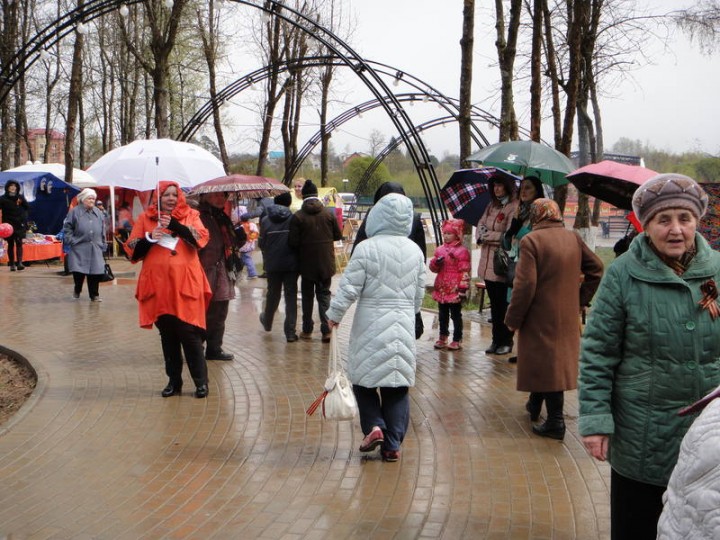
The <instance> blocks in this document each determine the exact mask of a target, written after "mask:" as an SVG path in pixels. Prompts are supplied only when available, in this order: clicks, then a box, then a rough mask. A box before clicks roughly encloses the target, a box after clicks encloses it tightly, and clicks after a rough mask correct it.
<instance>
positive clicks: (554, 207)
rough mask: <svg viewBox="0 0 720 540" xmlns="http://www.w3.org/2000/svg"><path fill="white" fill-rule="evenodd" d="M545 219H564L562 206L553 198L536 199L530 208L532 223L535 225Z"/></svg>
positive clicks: (551, 220)
mask: <svg viewBox="0 0 720 540" xmlns="http://www.w3.org/2000/svg"><path fill="white" fill-rule="evenodd" d="M543 221H550V222H560V223H562V221H563V216H562V213H561V212H560V207H559V206H558V204H557V203H556V202H555V201H553V200H552V199H544V198H540V199H535V200H534V201H533V202H532V207H531V208H530V223H531V224H532V225H533V226H535V225H537V224H538V223H541V222H543Z"/></svg>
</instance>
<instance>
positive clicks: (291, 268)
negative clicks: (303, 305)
mask: <svg viewBox="0 0 720 540" xmlns="http://www.w3.org/2000/svg"><path fill="white" fill-rule="evenodd" d="M291 204H292V197H291V195H290V193H289V192H287V193H282V194H280V195H277V196H276V197H275V199H274V204H273V205H272V206H269V207H268V208H267V211H266V213H265V215H264V216H263V218H262V219H261V220H260V239H259V240H258V245H259V246H260V249H261V250H262V254H263V264H264V269H265V274H266V277H267V294H266V296H265V310H264V311H263V312H262V313H261V314H260V324H262V326H263V328H264V329H265V330H266V331H267V332H269V331H270V330H272V323H273V319H274V317H275V312H276V311H277V308H278V306H279V305H280V294H281V292H282V291H283V289H284V291H285V293H284V294H285V325H284V332H285V338H286V339H287V341H288V342H289V343H292V342H295V341H297V340H298V336H297V333H296V332H297V328H296V326H297V280H298V260H297V253H296V252H295V250H294V249H292V248H291V247H290V246H289V245H288V232H289V230H290V219H291V218H292V216H293V213H292V212H291V211H290V205H291Z"/></svg>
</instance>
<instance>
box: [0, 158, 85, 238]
mask: <svg viewBox="0 0 720 540" xmlns="http://www.w3.org/2000/svg"><path fill="white" fill-rule="evenodd" d="M8 180H15V181H17V183H18V184H20V186H21V188H20V191H21V192H22V194H23V195H24V196H25V198H26V199H27V201H28V203H29V204H30V216H29V218H28V219H29V220H30V221H34V222H35V225H37V232H39V233H41V234H57V233H58V232H59V231H60V230H61V229H62V224H63V220H64V219H65V216H66V215H67V213H68V208H69V207H70V201H71V200H72V198H73V197H74V196H75V195H77V194H78V193H80V188H78V187H76V186H73V185H72V184H68V183H67V182H64V181H62V180H60V179H59V178H58V177H57V176H55V175H54V174H50V173H48V172H7V171H4V172H0V194H3V193H5V184H6V182H7V181H8Z"/></svg>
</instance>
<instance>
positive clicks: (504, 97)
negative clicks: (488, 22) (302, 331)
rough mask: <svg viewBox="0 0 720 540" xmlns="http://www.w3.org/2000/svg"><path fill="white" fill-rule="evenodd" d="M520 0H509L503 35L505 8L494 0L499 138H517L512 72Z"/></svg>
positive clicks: (515, 50) (504, 139)
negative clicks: (508, 16) (498, 86)
mask: <svg viewBox="0 0 720 540" xmlns="http://www.w3.org/2000/svg"><path fill="white" fill-rule="evenodd" d="M521 7H522V0H511V1H510V21H509V22H508V25H507V37H506V36H505V30H506V27H505V8H504V6H503V2H502V0H495V32H496V41H495V47H496V49H497V53H498V63H499V66H500V90H501V95H500V140H501V141H507V140H515V139H517V138H518V121H517V115H516V114H515V98H514V95H513V72H514V66H515V55H516V52H517V39H518V32H519V28H520V14H521Z"/></svg>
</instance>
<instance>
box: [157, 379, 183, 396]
mask: <svg viewBox="0 0 720 540" xmlns="http://www.w3.org/2000/svg"><path fill="white" fill-rule="evenodd" d="M181 393H182V383H174V382H172V381H168V383H167V386H166V387H165V388H163V390H162V392H161V395H162V397H170V396H178V395H180V394H181Z"/></svg>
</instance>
